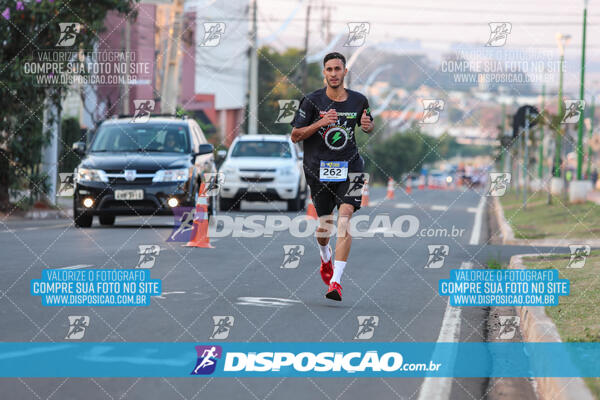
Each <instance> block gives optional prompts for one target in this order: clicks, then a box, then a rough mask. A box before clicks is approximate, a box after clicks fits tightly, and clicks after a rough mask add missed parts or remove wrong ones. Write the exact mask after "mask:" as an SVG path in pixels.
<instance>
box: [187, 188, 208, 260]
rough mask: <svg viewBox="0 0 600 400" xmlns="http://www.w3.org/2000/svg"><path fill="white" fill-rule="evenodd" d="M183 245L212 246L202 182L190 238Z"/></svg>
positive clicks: (206, 201) (206, 200)
mask: <svg viewBox="0 0 600 400" xmlns="http://www.w3.org/2000/svg"><path fill="white" fill-rule="evenodd" d="M184 246H185V247H204V248H209V249H212V248H214V247H213V246H211V245H210V238H209V237H208V198H207V196H206V194H205V190H204V183H201V184H200V189H199V190H198V200H197V201H196V210H195V212H194V229H193V230H192V238H191V240H190V241H189V242H187V243H186V244H184Z"/></svg>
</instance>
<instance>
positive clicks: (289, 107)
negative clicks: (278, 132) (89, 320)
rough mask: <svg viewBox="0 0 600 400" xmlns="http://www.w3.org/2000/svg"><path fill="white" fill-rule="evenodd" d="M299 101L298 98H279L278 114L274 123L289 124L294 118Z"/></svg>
mask: <svg viewBox="0 0 600 400" xmlns="http://www.w3.org/2000/svg"><path fill="white" fill-rule="evenodd" d="M299 105H300V102H299V101H298V100H279V115H277V119H275V123H276V124H289V123H290V122H292V120H293V119H294V115H296V111H297V110H298V106H299Z"/></svg>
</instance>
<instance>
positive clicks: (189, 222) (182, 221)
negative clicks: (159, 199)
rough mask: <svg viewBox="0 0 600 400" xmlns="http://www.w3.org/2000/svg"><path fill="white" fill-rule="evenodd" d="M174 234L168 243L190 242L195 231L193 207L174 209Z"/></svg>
mask: <svg viewBox="0 0 600 400" xmlns="http://www.w3.org/2000/svg"><path fill="white" fill-rule="evenodd" d="M173 218H174V221H173V233H171V236H169V239H167V242H189V241H190V238H191V236H192V231H193V230H194V209H193V208H192V207H175V208H173Z"/></svg>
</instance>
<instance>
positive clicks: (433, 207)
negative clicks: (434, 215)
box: [431, 206, 448, 211]
mask: <svg viewBox="0 0 600 400" xmlns="http://www.w3.org/2000/svg"><path fill="white" fill-rule="evenodd" d="M431 209H432V210H433V211H448V206H431Z"/></svg>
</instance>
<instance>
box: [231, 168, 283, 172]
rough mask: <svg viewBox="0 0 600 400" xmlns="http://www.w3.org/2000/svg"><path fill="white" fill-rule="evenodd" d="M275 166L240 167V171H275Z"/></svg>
mask: <svg viewBox="0 0 600 400" xmlns="http://www.w3.org/2000/svg"><path fill="white" fill-rule="evenodd" d="M275 171H277V170H276V169H275V168H240V172H275Z"/></svg>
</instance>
